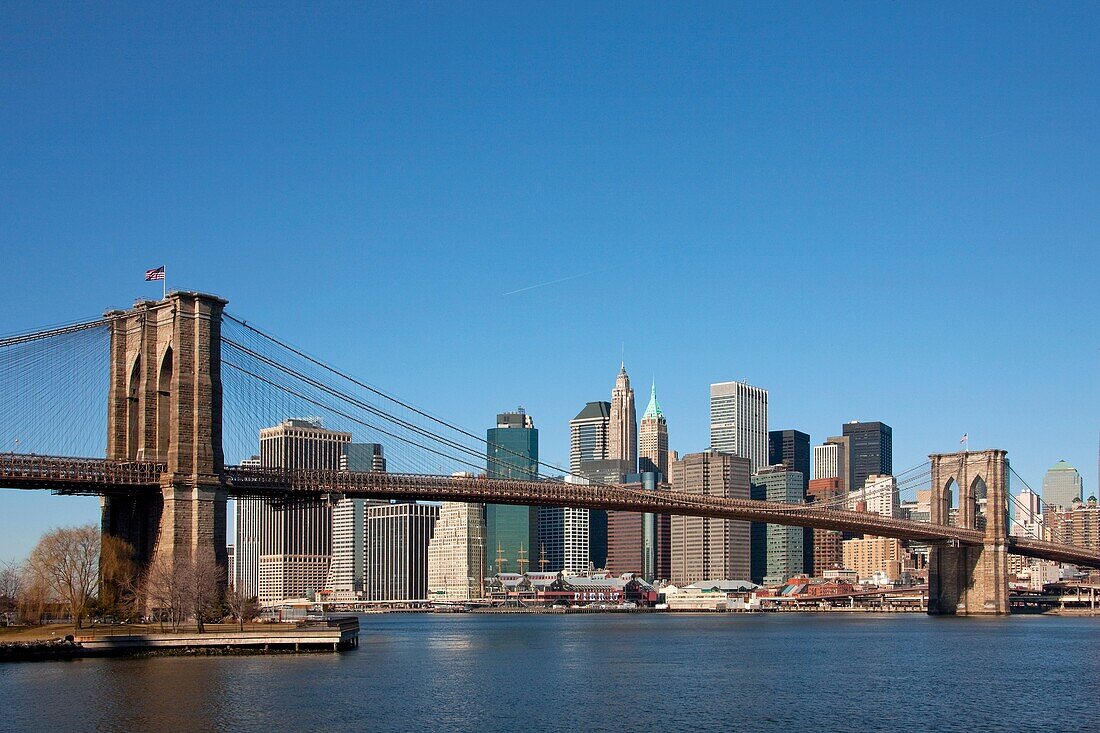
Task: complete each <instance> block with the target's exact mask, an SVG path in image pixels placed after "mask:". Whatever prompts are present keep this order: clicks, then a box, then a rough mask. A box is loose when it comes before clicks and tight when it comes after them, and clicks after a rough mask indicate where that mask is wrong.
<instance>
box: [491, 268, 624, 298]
mask: <svg viewBox="0 0 1100 733" xmlns="http://www.w3.org/2000/svg"><path fill="white" fill-rule="evenodd" d="M606 269H607V268H606V267H605V268H603V269H601V270H589V271H588V272H582V273H579V274H577V275H570V276H569V277H559V278H558V279H557V280H549V281H547V282H544V283H539V284H538V285H528V286H527V287H525V288H519V289H518V290H509V291H508V292H507V293H504V295H515V294H516V293H523V292H526V291H528V290H534V289H535V288H544V287H546V286H547V285H556V284H557V283H563V282H565V281H566V280H576V279H577V278H578V277H586V276H588V275H595V274H596V273H597V272H603V270H606Z"/></svg>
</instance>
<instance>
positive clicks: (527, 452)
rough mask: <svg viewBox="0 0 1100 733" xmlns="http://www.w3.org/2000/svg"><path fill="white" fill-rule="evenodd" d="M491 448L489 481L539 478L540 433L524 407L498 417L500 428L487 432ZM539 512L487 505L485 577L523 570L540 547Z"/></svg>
mask: <svg viewBox="0 0 1100 733" xmlns="http://www.w3.org/2000/svg"><path fill="white" fill-rule="evenodd" d="M485 440H486V445H487V447H488V456H487V465H486V475H487V476H488V477H489V478H505V479H521V480H525V481H533V480H535V479H537V478H538V475H539V470H538V461H539V431H538V429H537V428H536V427H535V423H534V421H533V420H532V419H531V416H530V415H528V414H527V413H526V412H524V410H523V408H522V407H520V408H517V409H516V411H515V412H504V413H501V414H499V415H497V425H496V427H495V428H490V429H489V430H488V431H487V433H486V439H485ZM538 522H539V518H538V509H537V507H530V506H512V505H509V504H487V505H486V506H485V575H486V576H489V575H495V574H496V573H498V572H500V570H501V568H499V567H498V563H499V560H500V559H501V558H503V561H504V563H506V565H505V567H506V568H510V569H521V568H519V565H520V564H521V563H523V562H529V561H530V559H531V554H532V552H533V551H534V548H535V547H536V545H537V544H538Z"/></svg>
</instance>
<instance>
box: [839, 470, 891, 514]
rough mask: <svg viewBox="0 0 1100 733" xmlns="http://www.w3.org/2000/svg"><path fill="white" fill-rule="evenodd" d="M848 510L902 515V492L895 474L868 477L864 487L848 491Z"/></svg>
mask: <svg viewBox="0 0 1100 733" xmlns="http://www.w3.org/2000/svg"><path fill="white" fill-rule="evenodd" d="M847 508H848V510H849V511H853V512H870V513H871V514H878V515H880V516H883V517H900V516H901V493H900V491H899V490H898V482H897V479H895V478H894V477H893V476H878V475H875V474H872V475H870V476H868V477H867V480H866V482H865V483H864V485H863V488H862V489H857V490H855V491H849V492H848V507H847Z"/></svg>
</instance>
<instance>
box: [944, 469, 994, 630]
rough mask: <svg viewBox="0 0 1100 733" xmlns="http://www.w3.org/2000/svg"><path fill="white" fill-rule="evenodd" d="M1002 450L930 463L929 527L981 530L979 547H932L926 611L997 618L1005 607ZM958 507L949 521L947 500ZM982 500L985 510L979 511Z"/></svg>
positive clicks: (950, 504)
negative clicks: (941, 526)
mask: <svg viewBox="0 0 1100 733" xmlns="http://www.w3.org/2000/svg"><path fill="white" fill-rule="evenodd" d="M1007 455H1008V454H1007V452H1006V451H1003V450H983V451H973V452H969V451H967V452H963V453H946V454H944V453H936V454H933V455H931V456H929V458H930V459H931V460H932V497H931V504H932V506H931V510H932V511H931V514H932V516H931V521H932V524H941V525H947V524H951V523H954V524H955V526H958V527H961V528H965V529H983V530H984V532H985V539H984V542H983V544H982V545H973V546H967V545H961V546H956V545H947V544H941V545H933V546H932V550H931V554H930V557H929V567H928V612H929V613H930V614H953V615H958V616H974V615H987V616H1000V615H1006V614H1008V613H1009V603H1008V458H1007ZM956 492H957V493H958V508H957V511H956V513H955V515H954V521H953V522H952V516H951V509H952V499H953V495H954V494H955V493H956ZM983 498H984V499H985V511H984V512H980V511H979V510H980V506H981V500H982V499H983Z"/></svg>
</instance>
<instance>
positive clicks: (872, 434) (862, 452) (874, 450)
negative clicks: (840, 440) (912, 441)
mask: <svg viewBox="0 0 1100 733" xmlns="http://www.w3.org/2000/svg"><path fill="white" fill-rule="evenodd" d="M844 437H846V438H848V439H849V441H850V447H849V454H848V457H849V459H850V461H849V464H848V465H849V469H848V470H849V476H850V477H851V483H850V484H849V485H848V490H849V491H856V490H857V489H862V488H863V484H864V483H866V482H867V477H868V476H872V475H875V474H877V475H879V476H890V475H893V473H894V431H893V430H892V429H891V428H890V426H889V425H887V424H886V423H883V422H857V421H855V420H853V421H852V422H850V423H846V424H845V425H844Z"/></svg>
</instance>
